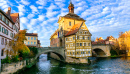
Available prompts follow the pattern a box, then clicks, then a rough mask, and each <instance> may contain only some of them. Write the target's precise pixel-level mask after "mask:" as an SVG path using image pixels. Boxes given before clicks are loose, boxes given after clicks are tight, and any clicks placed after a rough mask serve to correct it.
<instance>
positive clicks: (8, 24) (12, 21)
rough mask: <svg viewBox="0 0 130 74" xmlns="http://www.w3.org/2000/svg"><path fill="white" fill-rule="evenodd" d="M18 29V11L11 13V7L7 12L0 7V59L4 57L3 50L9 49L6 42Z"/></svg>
mask: <svg viewBox="0 0 130 74" xmlns="http://www.w3.org/2000/svg"><path fill="white" fill-rule="evenodd" d="M19 30H20V19H19V13H11V8H10V7H9V8H8V11H7V12H4V11H2V10H1V9H0V55H1V59H4V58H5V57H6V53H5V51H6V50H8V51H10V47H9V45H8V43H9V42H10V41H11V40H12V39H13V37H14V35H15V34H16V33H18V32H19Z"/></svg>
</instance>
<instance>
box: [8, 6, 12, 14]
mask: <svg viewBox="0 0 130 74" xmlns="http://www.w3.org/2000/svg"><path fill="white" fill-rule="evenodd" d="M10 14H11V7H8V15H10Z"/></svg>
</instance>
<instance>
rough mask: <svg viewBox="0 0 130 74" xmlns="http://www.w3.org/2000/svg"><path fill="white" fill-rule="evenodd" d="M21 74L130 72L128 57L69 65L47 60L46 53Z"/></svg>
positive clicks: (118, 73) (129, 59) (111, 73)
mask: <svg viewBox="0 0 130 74" xmlns="http://www.w3.org/2000/svg"><path fill="white" fill-rule="evenodd" d="M21 74H130V57H127V58H98V60H97V61H96V62H94V63H92V64H91V65H85V66H83V65H70V64H64V63H62V62H59V61H56V60H54V59H50V60H47V55H45V54H43V55H41V56H40V57H39V61H38V62H37V64H36V66H33V67H32V68H30V69H28V70H26V71H24V72H22V73H21Z"/></svg>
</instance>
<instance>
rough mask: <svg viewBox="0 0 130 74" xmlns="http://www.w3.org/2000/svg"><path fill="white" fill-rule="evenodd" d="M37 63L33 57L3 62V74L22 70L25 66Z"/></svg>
mask: <svg viewBox="0 0 130 74" xmlns="http://www.w3.org/2000/svg"><path fill="white" fill-rule="evenodd" d="M33 64H35V59H34V58H31V59H28V60H23V61H19V62H17V63H10V64H2V65H1V74H10V73H11V74H12V73H15V72H17V71H18V70H21V69H23V68H26V67H29V66H32V65H33Z"/></svg>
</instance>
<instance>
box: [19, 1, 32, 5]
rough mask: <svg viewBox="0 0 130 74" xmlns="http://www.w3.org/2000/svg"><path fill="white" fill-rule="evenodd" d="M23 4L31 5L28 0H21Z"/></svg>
mask: <svg viewBox="0 0 130 74" xmlns="http://www.w3.org/2000/svg"><path fill="white" fill-rule="evenodd" d="M21 2H22V3H23V4H24V5H29V4H30V3H29V2H28V1H26V0H21Z"/></svg>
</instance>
